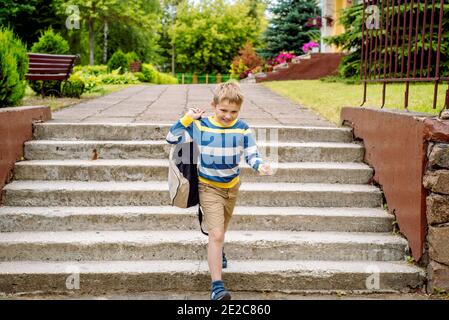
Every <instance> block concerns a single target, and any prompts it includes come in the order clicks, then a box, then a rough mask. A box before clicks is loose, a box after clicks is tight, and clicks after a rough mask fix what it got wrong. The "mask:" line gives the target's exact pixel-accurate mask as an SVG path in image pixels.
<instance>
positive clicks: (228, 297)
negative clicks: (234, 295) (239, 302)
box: [219, 292, 231, 300]
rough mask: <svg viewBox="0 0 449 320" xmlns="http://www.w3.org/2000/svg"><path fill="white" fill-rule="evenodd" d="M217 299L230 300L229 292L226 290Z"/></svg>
mask: <svg viewBox="0 0 449 320" xmlns="http://www.w3.org/2000/svg"><path fill="white" fill-rule="evenodd" d="M219 300H231V295H230V294H229V292H226V293H225V294H224V295H223V297H221V299H219Z"/></svg>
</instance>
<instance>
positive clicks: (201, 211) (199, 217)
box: [198, 206, 209, 236]
mask: <svg viewBox="0 0 449 320" xmlns="http://www.w3.org/2000/svg"><path fill="white" fill-rule="evenodd" d="M198 220H199V221H200V229H201V232H202V233H203V234H204V235H206V236H208V235H209V233H207V232H204V230H203V210H201V206H198Z"/></svg>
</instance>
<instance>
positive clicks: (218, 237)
mask: <svg viewBox="0 0 449 320" xmlns="http://www.w3.org/2000/svg"><path fill="white" fill-rule="evenodd" d="M224 234H225V231H224V229H222V228H214V229H212V230H209V241H213V242H223V241H224Z"/></svg>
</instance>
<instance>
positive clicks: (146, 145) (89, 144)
mask: <svg viewBox="0 0 449 320" xmlns="http://www.w3.org/2000/svg"><path fill="white" fill-rule="evenodd" d="M258 147H259V152H260V153H261V155H262V156H263V157H264V158H270V159H271V162H361V161H362V159H363V153H364V149H363V147H362V146H361V145H359V144H356V143H337V142H278V143H259V144H258ZM170 148H171V145H170V144H168V143H167V142H165V141H151V140H145V141H112V140H111V141H99V140H98V141H59V140H58V141H56V140H55V141H53V140H35V141H28V142H26V143H25V148H24V152H25V158H26V159H28V160H50V159H61V160H62V159H84V160H91V159H92V158H93V155H94V154H96V155H97V157H98V159H168V155H169V151H170ZM94 150H96V151H95V152H94Z"/></svg>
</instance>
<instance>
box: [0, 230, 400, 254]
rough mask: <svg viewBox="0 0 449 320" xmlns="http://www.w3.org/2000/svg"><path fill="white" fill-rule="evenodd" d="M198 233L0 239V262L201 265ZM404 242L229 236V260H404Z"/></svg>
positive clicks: (298, 234) (300, 234) (393, 238)
mask: <svg viewBox="0 0 449 320" xmlns="http://www.w3.org/2000/svg"><path fill="white" fill-rule="evenodd" d="M207 240H208V238H207V237H206V236H204V235H203V234H202V233H201V232H199V231H173V230H172V231H149V230H144V231H60V232H37V231H36V232H5V233H1V234H0V252H2V254H1V256H0V261H18V260H41V261H46V260H48V261H66V260H67V261H80V260H83V261H89V260H195V259H198V260H203V259H204V260H206V259H207V250H206V244H207ZM406 249H407V241H406V240H405V239H403V238H401V237H399V236H397V235H393V234H391V233H350V232H307V231H229V232H227V233H226V244H225V252H226V255H227V257H228V259H230V260H231V261H232V260H246V259H254V260H326V261H331V260H335V261H343V260H346V261H347V260H350V261H357V260H369V261H395V260H404V258H405V253H406Z"/></svg>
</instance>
